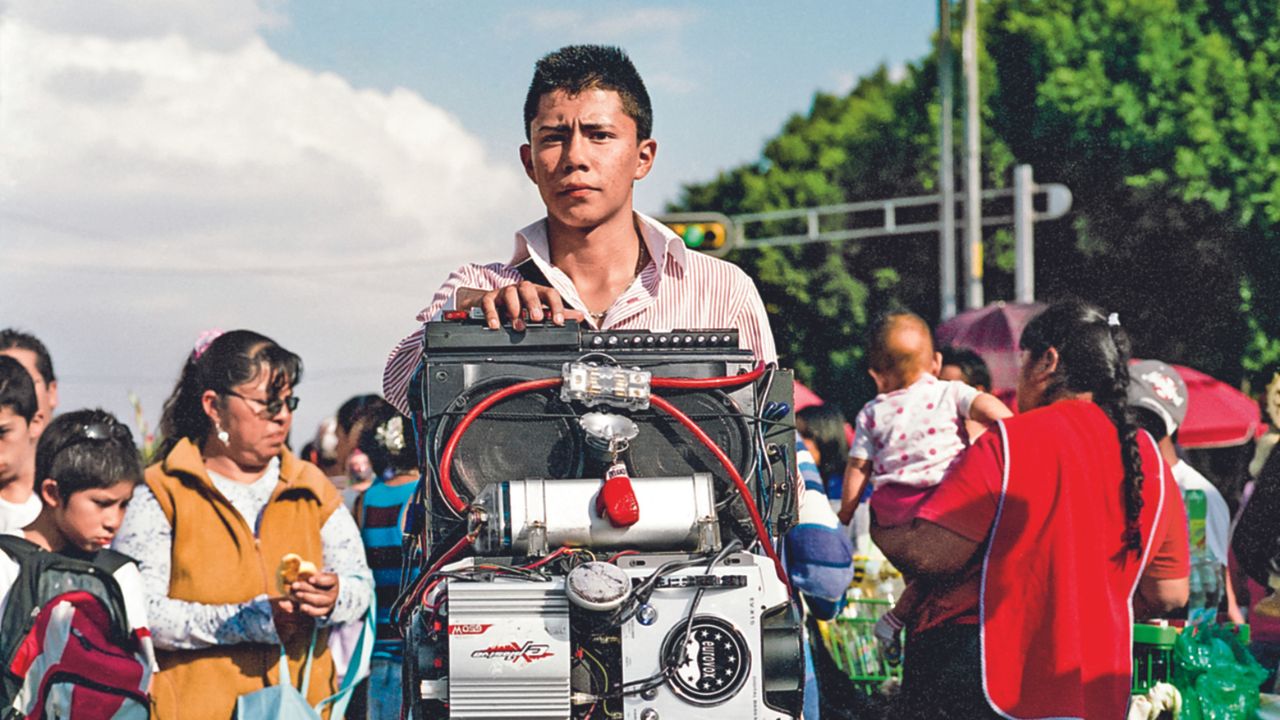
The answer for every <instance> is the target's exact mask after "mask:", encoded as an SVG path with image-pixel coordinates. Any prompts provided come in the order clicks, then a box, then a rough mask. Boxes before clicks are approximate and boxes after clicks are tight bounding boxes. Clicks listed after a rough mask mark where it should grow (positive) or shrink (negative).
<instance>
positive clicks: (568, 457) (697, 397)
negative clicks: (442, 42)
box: [409, 317, 797, 545]
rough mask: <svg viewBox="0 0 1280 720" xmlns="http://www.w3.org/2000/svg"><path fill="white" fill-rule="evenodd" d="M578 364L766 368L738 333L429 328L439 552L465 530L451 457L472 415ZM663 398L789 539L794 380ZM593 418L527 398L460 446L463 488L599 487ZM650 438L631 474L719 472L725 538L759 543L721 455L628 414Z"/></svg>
mask: <svg viewBox="0 0 1280 720" xmlns="http://www.w3.org/2000/svg"><path fill="white" fill-rule="evenodd" d="M568 362H582V363H593V364H599V365H601V366H605V367H617V368H626V369H637V370H640V371H643V372H647V373H649V374H650V376H651V377H652V378H653V382H654V384H655V385H657V384H658V383H660V378H719V377H730V376H737V375H741V374H744V373H748V372H750V371H752V370H755V369H756V368H757V363H756V362H755V360H754V358H753V356H752V354H751V352H750V351H748V350H744V349H740V348H739V347H738V331H737V330H735V329H713V330H708V329H703V330H672V331H663V332H650V331H645V330H619V331H603V332H598V331H595V330H592V329H591V328H589V327H586V326H584V325H582V324H580V323H578V322H576V321H567V322H566V323H565V325H564V326H561V327H557V326H554V325H551V324H538V323H531V324H529V325H528V327H527V329H526V330H525V331H523V332H515V331H514V330H512V329H511V328H510V326H505V327H503V328H502V329H500V330H490V329H488V328H487V327H486V326H485V325H484V324H483V321H481V320H477V319H474V318H471V317H468V318H466V319H463V320H454V321H440V322H431V323H427V325H426V328H425V337H424V342H423V353H422V363H421V365H420V367H419V370H418V372H417V374H416V375H415V377H414V379H413V381H412V383H411V384H410V389H409V406H410V408H411V409H412V410H413V412H414V414H415V416H416V418H417V419H418V421H419V427H420V428H421V437H420V438H419V441H420V447H421V461H422V465H423V467H424V471H425V472H426V474H427V477H428V478H430V480H431V482H430V483H429V485H430V492H429V493H426V495H427V497H424V502H425V504H426V506H427V511H428V512H427V513H426V514H425V515H426V517H425V521H426V522H428V523H429V524H430V525H431V529H430V532H429V541H430V542H429V544H432V545H434V544H435V543H436V542H437V541H438V540H439V539H440V538H441V537H444V536H446V535H449V534H451V533H455V532H456V530H457V529H458V528H459V527H460V526H461V523H462V522H463V521H462V519H461V517H460V515H459V514H458V513H457V512H451V511H450V508H449V507H448V505H447V504H446V503H445V502H443V500H444V499H445V498H444V497H442V495H441V488H440V486H439V483H440V475H441V466H440V462H441V457H442V455H443V454H444V453H445V449H446V445H447V444H448V443H449V442H450V440H451V439H455V438H454V435H455V433H456V432H457V430H458V426H459V424H460V423H461V422H462V420H463V418H464V417H466V416H467V414H468V413H469V412H470V411H471V410H472V409H474V408H475V407H476V406H477V404H479V403H481V402H485V401H486V399H488V398H490V397H491V396H493V395H494V394H495V393H498V392H500V391H503V390H504V389H506V388H510V387H512V386H514V385H516V384H518V383H523V382H525V381H531V380H542V379H551V378H559V377H561V376H562V373H563V372H564V367H565V364H566V363H568ZM654 394H655V395H658V394H660V395H661V397H662V398H663V399H664V400H666V401H667V402H669V403H670V404H671V405H673V406H674V407H675V408H677V409H678V410H680V411H681V412H683V413H684V414H685V415H687V416H688V417H689V418H690V419H691V420H693V421H694V422H695V423H696V424H697V425H698V426H699V427H700V428H701V430H702V431H703V432H705V433H706V434H707V436H708V437H709V439H710V440H711V441H713V442H714V443H715V444H716V445H717V446H718V447H719V448H720V449H721V450H723V452H724V454H725V455H726V456H727V457H728V459H729V460H730V461H731V462H732V464H733V465H734V466H735V467H736V468H737V469H738V472H739V473H740V474H741V476H742V478H743V479H744V480H745V481H746V484H747V485H748V487H749V488H750V490H751V492H752V497H751V501H752V502H753V503H755V504H756V506H757V508H758V509H760V511H761V515H762V516H764V518H765V520H766V523H767V524H768V526H769V530H770V531H771V532H772V533H776V534H781V533H782V532H784V531H785V529H786V528H785V526H787V525H789V523H790V522H791V521H792V518H794V515H795V504H796V502H797V498H796V494H795V492H796V491H795V489H794V488H795V485H794V483H792V482H790V481H789V478H790V477H791V476H792V475H793V474H794V472H793V470H792V469H791V468H793V467H794V457H793V456H794V435H793V428H794V414H793V413H792V411H791V403H792V376H791V373H790V371H786V370H776V369H772V368H770V369H767V370H765V371H764V372H763V373H762V374H760V376H759V378H758V379H756V380H754V381H751V382H743V383H740V384H736V385H735V384H731V385H728V386H726V387H722V388H697V389H682V388H662V389H660V390H659V389H656V388H655V390H654ZM591 409H592V408H589V407H586V406H584V405H583V404H582V403H579V402H577V401H575V400H565V399H564V398H563V397H562V394H561V392H560V391H559V389H558V388H543V389H538V390H534V391H530V392H522V393H520V394H516V395H512V396H511V397H507V398H504V399H502V400H500V401H499V402H496V403H495V404H493V405H492V407H489V408H488V409H486V410H484V411H483V412H482V413H480V414H479V415H478V416H476V417H475V418H474V419H473V421H471V422H470V424H469V426H467V427H466V429H465V432H464V433H461V434H460V435H459V436H458V437H457V438H456V439H455V442H456V448H455V449H454V450H455V451H454V453H453V456H452V457H453V460H452V463H451V467H450V468H449V470H450V481H451V482H450V485H451V487H452V488H453V489H454V490H455V491H456V493H457V496H458V497H459V498H460V499H461V500H462V501H463V502H469V501H471V500H474V499H475V498H476V497H477V496H478V495H479V494H480V493H481V492H482V491H483V490H484V488H485V487H486V486H488V485H490V484H493V483H500V482H512V481H522V480H527V479H546V480H555V479H576V478H591V477H600V476H601V473H603V471H604V467H602V466H601V462H600V460H599V459H598V458H597V457H596V455H595V454H593V453H592V452H591V451H590V448H589V447H588V443H587V438H586V437H584V433H583V430H582V428H581V427H580V425H579V419H580V418H581V417H582V416H583V415H584V414H585V413H587V412H588V411H590V410H591ZM610 412H613V413H617V414H621V415H624V416H626V417H628V418H629V419H630V420H631V421H633V422H634V423H635V425H636V426H637V428H638V434H637V435H636V436H635V437H634V438H633V439H631V440H630V443H629V447H628V450H627V456H626V464H627V466H628V470H629V471H630V475H631V477H633V478H644V477H651V478H675V477H690V476H694V475H697V474H701V473H709V474H710V475H711V476H712V477H713V478H714V481H713V484H714V489H715V497H716V502H717V511H718V512H719V515H720V519H721V522H722V528H721V530H722V532H724V533H727V534H726V537H732V536H738V537H741V538H742V539H743V540H744V542H746V541H748V540H749V539H751V538H753V537H755V534H754V533H753V532H752V528H751V523H750V521H749V515H748V513H747V510H746V508H745V505H744V503H743V498H741V496H740V493H739V492H738V491H737V490H736V489H735V487H734V485H733V483H731V482H730V481H729V478H728V477H727V476H726V472H725V470H724V468H723V466H722V463H721V461H720V460H718V459H717V457H716V455H715V454H714V452H713V451H712V450H710V449H708V447H707V446H706V445H705V443H703V442H700V441H699V440H697V439H695V438H694V436H693V435H692V434H691V432H690V431H689V430H688V429H687V428H685V427H683V426H682V425H681V424H680V423H679V422H677V421H676V420H675V419H673V418H672V417H671V416H670V415H669V414H667V413H665V412H663V411H662V410H659V409H656V408H652V407H649V408H645V409H621V410H619V409H616V408H610Z"/></svg>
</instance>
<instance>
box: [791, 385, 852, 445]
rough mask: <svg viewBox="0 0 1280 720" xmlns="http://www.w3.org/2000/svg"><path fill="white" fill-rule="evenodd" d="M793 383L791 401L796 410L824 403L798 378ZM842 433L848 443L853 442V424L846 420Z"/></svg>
mask: <svg viewBox="0 0 1280 720" xmlns="http://www.w3.org/2000/svg"><path fill="white" fill-rule="evenodd" d="M793 383H794V385H793V396H792V402H793V403H795V406H796V410H803V409H804V408H807V407H812V406H814V405H822V404H824V403H825V401H824V400H823V399H822V398H821V397H819V396H818V393H816V392H814V391H812V390H810V389H809V388H808V386H806V385H805V384H804V383H802V382H800V381H799V380H795V381H793ZM844 434H845V438H846V439H847V440H848V441H849V442H850V443H852V442H853V426H852V425H850V424H849V423H848V422H846V423H845V424H844Z"/></svg>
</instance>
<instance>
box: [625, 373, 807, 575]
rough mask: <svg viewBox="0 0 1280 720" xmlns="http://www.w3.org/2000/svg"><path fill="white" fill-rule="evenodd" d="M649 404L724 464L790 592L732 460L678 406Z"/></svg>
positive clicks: (655, 399) (653, 397)
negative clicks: (691, 434) (687, 432)
mask: <svg viewBox="0 0 1280 720" xmlns="http://www.w3.org/2000/svg"><path fill="white" fill-rule="evenodd" d="M649 404H650V405H653V406H654V407H657V408H660V409H662V410H664V411H666V412H667V414H669V415H670V416H671V417H673V418H675V419H676V420H677V421H678V422H679V423H680V424H681V425H683V426H685V428H686V429H688V430H689V432H691V433H693V436H694V437H696V438H698V440H699V441H701V442H702V444H703V445H705V446H707V449H708V450H710V451H711V452H712V454H714V455H715V456H716V460H719V461H720V464H721V465H723V466H724V469H725V471H726V472H728V473H729V479H731V480H733V484H734V485H735V486H736V487H737V488H738V493H739V494H740V495H742V499H743V500H744V501H745V502H744V504H745V505H746V506H747V511H748V512H750V513H751V524H752V525H755V528H756V537H757V538H758V539H759V540H760V545H761V546H762V547H763V548H764V553H765V555H768V556H769V559H770V560H772V561H773V565H774V568H775V569H776V570H777V572H778V579H779V580H781V581H782V584H783V585H785V586H786V587H787V593H788V594H790V593H791V582H790V581H789V580H788V579H787V571H786V570H785V569H784V568H783V567H782V561H781V560H780V559H778V554H777V552H775V551H774V549H773V541H772V540H770V539H769V532H768V531H767V530H765V527H764V520H762V519H761V518H760V512H759V511H758V510H756V505H755V503H754V502H753V501H752V500H751V491H750V490H748V489H747V484H746V483H745V482H743V480H742V475H740V474H739V473H738V469H737V468H736V467H734V466H733V461H732V460H730V459H729V456H728V455H725V454H724V450H721V449H720V446H719V445H717V444H716V441H715V440H712V439H711V436H709V435H707V433H706V432H705V431H703V429H702V428H700V427H698V424H697V423H695V422H694V421H693V420H692V419H690V418H689V416H688V415H685V414H684V413H683V412H681V410H680V408H678V407H676V406H675V405H672V404H671V403H669V402H667V401H666V400H664V399H662V398H660V397H658V396H657V395H650V396H649Z"/></svg>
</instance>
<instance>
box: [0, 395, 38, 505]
mask: <svg viewBox="0 0 1280 720" xmlns="http://www.w3.org/2000/svg"><path fill="white" fill-rule="evenodd" d="M35 452H36V442H35V438H34V437H33V436H32V434H31V424H30V423H28V422H27V420H26V418H24V417H22V416H21V415H19V414H17V413H15V412H14V411H13V409H12V408H7V407H3V408H0V487H3V486H5V485H8V484H9V483H11V482H13V481H14V480H17V479H18V477H19V476H21V475H22V473H23V472H27V471H29V470H30V468H32V467H34V464H35V461H36V459H35Z"/></svg>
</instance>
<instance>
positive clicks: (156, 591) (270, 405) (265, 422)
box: [114, 330, 373, 720]
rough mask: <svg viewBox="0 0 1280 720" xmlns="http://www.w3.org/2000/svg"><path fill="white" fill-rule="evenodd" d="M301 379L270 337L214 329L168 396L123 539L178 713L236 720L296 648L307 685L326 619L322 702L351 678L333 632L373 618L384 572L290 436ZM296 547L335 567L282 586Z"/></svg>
mask: <svg viewBox="0 0 1280 720" xmlns="http://www.w3.org/2000/svg"><path fill="white" fill-rule="evenodd" d="M301 374H302V361H301V359H299V358H298V356H297V355H295V354H293V353H292V352H289V351H288V350H286V349H284V348H283V347H281V346H280V345H278V344H276V342H275V341H273V340H271V339H270V338H268V337H265V336H263V335H260V334H258V333H255V332H252V331H249V330H234V331H231V332H227V333H224V334H220V335H216V336H210V335H209V334H206V335H203V336H202V337H201V341H200V342H198V343H197V344H196V347H195V349H194V350H192V352H191V353H190V355H189V356H188V357H187V361H186V364H185V366H184V367H183V370H182V375H181V377H180V378H179V379H178V383H177V386H176V387H175V388H174V390H173V393H172V395H170V397H169V399H168V400H167V401H166V402H165V406H164V415H163V417H162V418H161V421H160V432H161V435H162V442H161V445H160V450H159V452H158V457H160V458H161V459H160V461H159V462H157V463H156V464H154V465H152V466H151V467H149V468H147V471H146V485H145V487H139V488H138V490H137V493H136V494H135V495H134V500H133V505H132V506H131V507H130V510H129V514H128V515H127V517H126V520H125V523H124V526H123V527H122V528H121V530H120V533H119V534H118V535H117V537H116V541H115V545H114V546H115V547H116V548H117V549H118V550H121V551H122V552H125V553H126V554H128V555H131V556H133V557H134V558H136V559H137V560H138V562H139V565H140V566H141V568H142V575H143V579H144V582H145V584H146V588H147V594H148V608H147V612H148V616H149V619H150V622H151V632H152V636H153V638H154V641H155V646H156V648H157V650H158V651H159V652H158V653H157V654H158V659H159V661H160V668H161V671H160V673H159V674H158V675H157V676H156V681H155V685H154V688H153V703H154V705H155V707H154V709H155V715H156V717H158V718H161V719H162V720H163V719H165V718H176V717H181V718H183V720H192V719H196V720H200V719H204V718H209V719H210V720H213V719H214V718H217V719H218V720H225V718H227V717H230V716H231V715H232V712H233V709H234V708H235V705H236V698H237V697H239V696H241V695H245V694H248V693H251V692H254V691H256V690H260V689H262V688H264V687H266V686H269V685H274V684H276V683H277V682H278V672H277V665H278V663H279V659H280V649H279V648H280V646H281V644H283V645H284V646H285V648H286V649H287V651H288V655H289V659H290V674H291V676H292V678H293V679H294V684H295V685H298V684H300V679H301V675H302V666H303V662H304V660H305V658H306V656H307V652H308V648H309V647H310V646H311V642H312V639H313V629H314V630H317V632H316V633H315V634H314V637H315V649H314V653H313V656H314V660H313V663H312V667H311V677H310V684H309V688H308V698H307V699H308V702H309V703H311V704H315V703H317V702H319V701H320V700H321V699H323V698H325V697H327V696H329V695H332V694H333V693H334V692H335V691H336V689H337V682H336V676H337V668H336V666H335V662H334V656H333V655H332V654H331V653H330V650H329V647H328V639H329V634H330V632H329V631H330V629H331V628H332V627H334V626H335V625H338V624H341V623H350V622H359V621H360V620H362V619H363V617H364V614H365V613H366V612H367V610H368V608H369V604H370V602H371V601H372V598H373V578H372V574H371V573H370V571H369V568H368V566H367V565H366V563H365V559H364V550H363V546H362V545H361V542H360V533H359V530H358V529H357V528H356V525H355V522H354V520H353V519H352V517H351V514H350V513H349V512H348V511H347V510H346V508H345V507H343V505H342V498H341V497H340V496H339V494H338V492H337V490H336V489H335V488H334V487H333V485H332V483H330V482H329V480H328V478H327V477H325V475H324V473H323V472H321V471H320V470H319V468H317V467H315V466H314V465H312V464H310V463H308V462H305V461H303V460H300V459H299V458H297V457H295V456H294V455H293V453H291V452H290V451H289V449H288V448H287V447H286V446H285V442H286V439H287V438H288V436H289V428H290V425H291V423H292V421H293V410H294V409H295V408H296V407H297V405H298V398H297V396H296V395H294V394H293V391H294V386H295V385H297V383H298V381H299V379H300V378H301ZM290 553H292V554H296V555H299V556H301V558H302V559H303V560H306V561H310V562H312V563H314V564H315V565H316V566H317V567H318V568H319V569H320V572H318V573H316V574H314V575H312V576H310V577H309V578H299V579H297V580H296V581H294V582H292V583H285V582H282V581H281V580H280V573H279V568H281V565H282V559H283V557H284V556H285V555H287V554H290Z"/></svg>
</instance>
